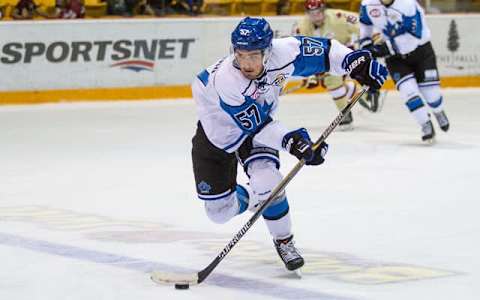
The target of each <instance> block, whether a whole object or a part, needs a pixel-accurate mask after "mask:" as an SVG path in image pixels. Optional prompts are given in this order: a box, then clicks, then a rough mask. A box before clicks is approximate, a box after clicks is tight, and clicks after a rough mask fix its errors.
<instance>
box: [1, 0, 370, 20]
mask: <svg viewBox="0 0 480 300" xmlns="http://www.w3.org/2000/svg"><path fill="white" fill-rule="evenodd" d="M34 1H35V3H36V4H37V5H39V6H40V9H42V10H44V11H46V12H49V13H53V11H54V10H55V0H34ZM143 1H144V0H143ZM304 1H305V0H283V1H282V0H204V2H203V6H202V8H201V15H207V16H211V15H216V16H243V15H262V16H272V15H277V14H278V12H279V5H280V4H281V5H284V6H285V7H284V9H283V10H282V13H281V14H303V13H304ZM360 1H361V0H353V1H351V0H327V3H328V4H329V5H330V6H331V7H333V8H341V9H346V10H351V11H358V8H359V6H360ZM17 2H18V0H0V9H2V12H3V16H4V19H9V16H10V13H11V10H12V9H13V7H15V5H16V4H17ZM84 3H85V9H86V16H87V17H90V18H98V17H109V16H107V2H106V1H105V0H84Z"/></svg>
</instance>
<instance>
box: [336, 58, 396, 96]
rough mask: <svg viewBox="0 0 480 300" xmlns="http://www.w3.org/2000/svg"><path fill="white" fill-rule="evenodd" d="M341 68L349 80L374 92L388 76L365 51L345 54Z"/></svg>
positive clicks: (382, 67) (381, 66) (383, 68)
mask: <svg viewBox="0 0 480 300" xmlns="http://www.w3.org/2000/svg"><path fill="white" fill-rule="evenodd" d="M342 67H343V68H344V69H345V70H346V71H347V72H348V73H349V74H350V77H351V78H353V79H355V80H356V81H358V82H359V83H360V84H362V85H367V86H369V87H370V88H371V89H374V90H378V89H380V88H381V87H382V85H383V83H384V82H385V80H386V79H387V76H388V71H387V68H385V66H383V65H382V64H380V63H379V62H377V61H376V60H374V59H373V58H372V54H371V53H370V52H369V51H367V50H358V51H353V52H350V53H349V54H347V55H346V56H345V58H344V59H343V63H342Z"/></svg>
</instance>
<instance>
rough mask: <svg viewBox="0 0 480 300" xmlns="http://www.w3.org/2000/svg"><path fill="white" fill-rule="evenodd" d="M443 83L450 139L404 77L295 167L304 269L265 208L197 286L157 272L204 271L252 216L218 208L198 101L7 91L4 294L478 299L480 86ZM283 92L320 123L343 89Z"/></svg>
mask: <svg viewBox="0 0 480 300" xmlns="http://www.w3.org/2000/svg"><path fill="white" fill-rule="evenodd" d="M444 95H445V101H446V109H447V113H448V115H449V117H450V120H451V130H450V132H448V133H443V132H441V131H440V130H437V133H438V136H437V144H436V145H434V146H426V145H424V144H422V143H421V142H420V128H419V127H418V126H417V125H416V124H415V122H414V120H413V118H412V117H411V116H410V115H409V114H408V113H407V110H406V108H405V107H404V104H403V102H402V101H401V100H400V98H399V96H398V94H397V93H395V92H390V93H389V95H388V96H387V102H386V104H385V106H384V109H383V111H382V112H381V113H379V114H370V113H368V112H366V111H365V110H363V109H362V108H361V107H356V108H355V114H354V118H355V127H356V128H355V130H354V131H352V132H340V131H337V132H334V133H333V134H332V135H331V137H330V138H329V140H328V142H329V143H330V152H329V154H328V156H327V162H326V163H325V164H324V165H322V166H320V167H317V168H314V167H305V168H304V169H302V170H301V171H300V173H299V174H298V176H297V177H296V178H295V179H294V180H293V181H292V182H291V184H290V185H289V186H288V189H287V192H288V195H289V201H290V206H291V213H292V217H293V225H294V231H295V237H296V242H297V246H298V247H300V249H301V250H303V251H302V252H303V254H304V256H305V259H306V266H305V268H304V270H303V278H302V279H297V278H295V276H290V275H289V274H287V273H286V271H285V270H284V267H283V266H282V264H281V262H280V260H279V259H278V257H277V256H276V253H275V250H274V248H273V245H272V242H271V240H270V237H269V235H268V232H267V230H266V228H265V225H264V224H263V221H261V220H260V221H259V222H258V223H257V224H255V226H253V228H252V230H251V231H250V232H249V233H248V234H247V235H246V236H245V237H244V239H242V240H241V241H240V242H239V244H238V245H237V246H236V247H235V248H234V250H232V252H231V253H230V254H229V255H228V256H227V257H226V258H225V260H224V261H223V262H222V263H221V264H220V265H219V267H218V268H217V269H216V270H215V271H214V273H213V274H212V276H211V277H210V278H209V279H207V280H206V281H205V282H204V283H202V284H201V285H199V286H193V287H191V288H190V289H189V290H182V291H178V290H175V289H174V288H173V286H159V285H155V284H154V283H153V282H151V281H150V280H149V276H148V273H149V272H151V271H152V270H165V271H181V272H196V271H199V270H200V269H202V268H203V267H205V266H206V265H207V264H208V263H210V261H211V260H212V259H213V258H214V257H215V256H216V255H217V253H218V252H219V251H220V250H221V249H222V248H223V247H224V245H225V244H226V243H228V241H229V240H230V239H231V238H232V236H233V234H234V233H235V232H237V231H238V230H239V229H240V228H241V226H243V224H244V222H245V221H246V220H247V218H248V213H246V214H245V215H242V216H239V217H237V218H235V219H234V220H232V221H231V222H230V223H228V224H225V225H216V224H213V223H211V222H210V221H209V220H208V218H207V217H206V215H205V213H204V209H203V206H202V203H201V201H199V200H197V199H196V198H195V186H194V182H193V175H192V171H191V162H190V139H191V136H192V135H193V131H194V127H195V122H196V116H195V107H194V105H193V102H192V101H191V100H179V101H145V102H141V101H140V102H121V103H111V102H110V103H107V102H105V103H78V104H52V105H36V106H1V107H0V154H1V155H0V257H1V258H2V266H1V268H0V299H9V300H11V299H15V300H17V299H25V300H31V299H40V300H51V299H62V300H66V299H73V300H77V299H78V300H80V299H81V300H84V299H112V300H127V299H128V300H131V299H142V300H148V299H155V300H158V299H209V300H210V299H249V300H255V299H262V300H263V299H295V300H300V299H321V300H323V299H341V300H353V299H375V300H385V299H393V300H405V299H422V300H423V299H436V300H442V299H445V300H447V299H448V300H450V299H462V300H469V299H471V300H474V299H479V298H480V285H479V284H478V283H479V282H480V220H479V217H478V215H479V212H480V201H479V200H480V199H479V195H478V185H477V184H479V182H480V159H479V155H480V133H479V131H480V117H479V115H480V100H479V99H480V90H478V89H457V90H445V92H444ZM282 100H283V101H282V103H281V106H280V112H279V118H280V119H281V120H282V121H283V122H284V123H285V124H286V125H287V126H288V127H290V128H292V129H294V128H297V127H299V126H305V127H307V128H308V129H309V130H310V131H311V135H312V137H314V138H316V137H317V136H318V135H319V134H321V132H322V130H323V129H324V128H325V127H326V126H327V125H328V124H329V123H330V121H331V120H332V119H333V118H334V117H335V115H336V110H335V106H334V104H333V102H332V101H331V100H330V99H329V97H328V95H323V94H322V95H299V96H297V95H293V96H286V97H284V99H282ZM435 125H436V124H435ZM436 128H437V129H438V126H437V127H436ZM282 162H283V165H282V171H283V172H284V173H286V172H288V171H289V169H290V168H291V167H292V166H293V165H294V163H295V159H294V158H293V157H291V156H290V155H288V154H282ZM239 181H241V182H242V181H245V176H244V175H243V174H241V175H240V176H239Z"/></svg>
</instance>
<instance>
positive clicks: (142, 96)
mask: <svg viewBox="0 0 480 300" xmlns="http://www.w3.org/2000/svg"><path fill="white" fill-rule="evenodd" d="M297 84H299V82H291V83H289V84H288V86H294V85H297ZM441 85H442V87H443V88H447V87H448V88H462V87H480V76H464V77H444V78H442V80H441ZM385 88H386V89H388V90H392V89H394V84H393V82H392V81H391V80H388V81H387V82H386V83H385ZM321 92H325V89H324V88H322V87H319V88H315V89H310V90H307V89H300V90H297V91H295V92H294V93H295V94H305V93H321ZM191 97H192V93H191V91H190V86H189V85H172V86H158V87H136V88H97V89H68V90H44V91H12V92H0V105H12V104H40V103H58V102H84V101H118V100H121V101H125V100H149V99H172V98H191Z"/></svg>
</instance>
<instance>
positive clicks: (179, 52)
mask: <svg viewBox="0 0 480 300" xmlns="http://www.w3.org/2000/svg"><path fill="white" fill-rule="evenodd" d="M194 42H195V39H193V38H190V39H158V40H157V39H153V40H127V39H124V40H117V41H111V40H110V41H108V40H107V41H105V40H103V41H102V40H98V41H72V42H70V43H66V42H63V41H55V42H51V43H44V42H27V43H21V42H10V43H7V44H4V45H3V47H2V48H1V56H0V62H1V63H2V64H32V63H35V61H47V62H49V63H52V64H58V63H86V62H108V61H112V62H114V63H113V64H111V65H110V66H112V67H120V68H126V69H132V70H134V71H139V70H149V71H153V67H154V65H155V61H156V60H162V59H167V60H168V59H186V58H187V57H188V53H189V46H190V45H191V44H192V43H194Z"/></svg>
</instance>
